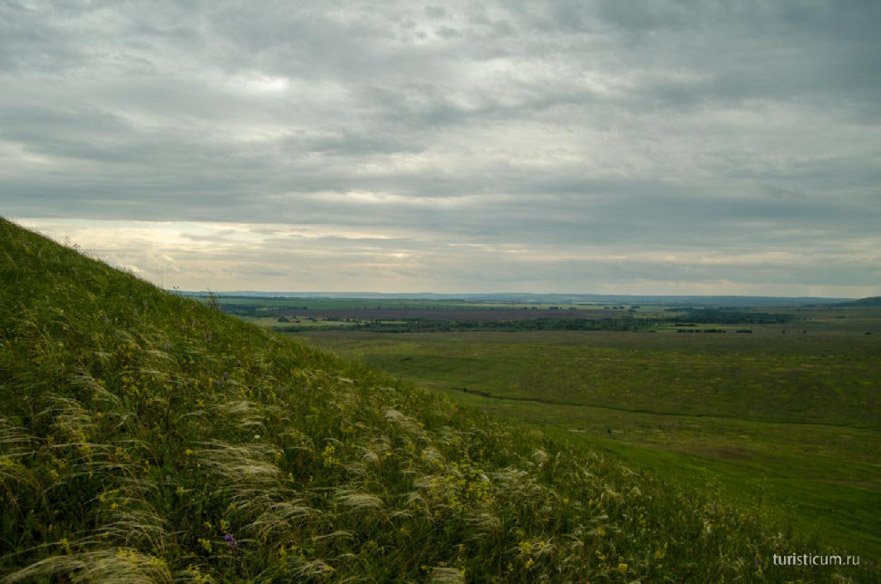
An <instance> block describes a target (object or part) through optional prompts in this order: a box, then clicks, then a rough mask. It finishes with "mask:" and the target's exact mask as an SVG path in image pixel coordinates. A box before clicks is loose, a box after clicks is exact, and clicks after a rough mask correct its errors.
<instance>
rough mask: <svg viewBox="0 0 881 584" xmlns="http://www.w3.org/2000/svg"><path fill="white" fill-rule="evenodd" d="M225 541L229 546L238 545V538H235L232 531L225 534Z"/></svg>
mask: <svg viewBox="0 0 881 584" xmlns="http://www.w3.org/2000/svg"><path fill="white" fill-rule="evenodd" d="M223 541H225V542H226V545H228V546H229V547H231V548H234V547H236V538H235V536H234V535H233V534H231V533H227V534H226V535H224V536H223Z"/></svg>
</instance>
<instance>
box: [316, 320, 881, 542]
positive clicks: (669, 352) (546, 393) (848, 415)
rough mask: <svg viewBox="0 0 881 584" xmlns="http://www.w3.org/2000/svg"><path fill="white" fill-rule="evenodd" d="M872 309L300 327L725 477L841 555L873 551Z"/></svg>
mask: <svg viewBox="0 0 881 584" xmlns="http://www.w3.org/2000/svg"><path fill="white" fill-rule="evenodd" d="M841 316H845V318H840V317H841ZM879 317H881V311H879V310H878V309H848V310H846V311H845V310H822V311H812V312H808V313H806V314H805V315H804V316H803V318H806V319H807V320H802V321H798V322H796V323H787V324H786V325H776V326H762V327H754V332H753V333H752V334H750V335H737V334H718V335H712V334H701V335H688V334H685V335H683V334H676V333H673V332H667V333H665V332H659V333H657V334H649V333H616V332H606V331H603V332H560V331H549V332H519V333H518V332H514V333H508V332H506V333H492V332H474V333H425V334H379V333H364V332H356V331H346V332H342V331H341V332H315V333H305V334H303V335H301V338H304V339H306V340H307V341H309V342H311V343H313V344H316V345H318V346H321V347H325V348H331V349H333V350H334V351H336V352H338V353H340V354H343V355H345V356H349V357H356V358H359V359H361V360H363V361H364V362H366V363H368V364H370V365H373V366H376V367H379V368H382V369H384V370H386V371H390V372H393V373H395V374H398V375H401V376H402V377H404V378H406V379H410V380H413V381H416V382H418V383H419V384H421V385H423V386H424V387H428V388H431V389H434V390H436V391H439V392H441V393H443V394H445V395H447V396H449V397H451V398H453V399H455V400H457V401H459V402H460V403H463V404H467V405H469V406H472V407H475V408H479V409H482V410H484V411H487V412H491V413H493V414H498V415H501V416H506V417H509V418H514V419H517V420H526V421H529V422H533V423H536V424H539V425H541V426H542V427H544V428H545V429H546V430H547V431H549V432H551V433H555V434H558V435H565V436H566V437H567V439H569V440H574V441H579V442H582V443H584V444H587V445H590V446H593V447H599V448H604V449H607V450H610V451H614V452H617V453H620V454H621V455H623V456H624V457H625V459H627V460H629V461H632V462H635V463H638V464H639V465H641V466H643V467H646V468H650V469H652V470H653V471H655V472H658V473H660V474H662V475H663V476H665V477H667V478H669V479H672V480H675V481H679V482H682V483H685V484H690V485H695V486H700V485H705V484H708V483H709V484H716V485H718V488H719V489H720V490H721V491H722V492H723V493H724V496H725V497H726V498H727V499H729V500H733V501H737V502H738V504H740V505H741V506H742V507H744V508H752V507H755V506H762V507H763V508H764V509H766V510H767V511H769V512H770V513H771V514H772V515H774V516H776V517H778V518H779V519H780V520H781V521H782V523H783V524H788V525H793V526H795V528H796V529H798V530H801V531H803V532H807V533H816V534H819V535H820V536H822V537H823V538H825V539H827V540H828V541H832V542H835V544H836V545H837V546H838V548H839V549H841V550H842V551H844V550H851V551H854V550H858V551H859V553H862V554H863V556H864V557H875V558H877V557H881V514H879V513H878V509H881V455H879V453H881V415H879V413H881V342H879V341H881V335H879V334H878V330H879V323H881V318H879ZM783 331H786V332H785V333H784V332H783ZM867 331H874V332H875V334H873V335H867V334H865V333H866V332H867Z"/></svg>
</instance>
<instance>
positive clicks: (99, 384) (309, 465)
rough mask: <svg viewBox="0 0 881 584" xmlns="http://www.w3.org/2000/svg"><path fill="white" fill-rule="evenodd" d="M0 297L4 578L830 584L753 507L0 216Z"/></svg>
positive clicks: (798, 545) (827, 573) (0, 547)
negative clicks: (234, 312) (215, 304)
mask: <svg viewBox="0 0 881 584" xmlns="http://www.w3.org/2000/svg"><path fill="white" fill-rule="evenodd" d="M0 282H2V287H0V499H2V504H0V519H2V522H0V577H5V579H4V580H3V581H4V582H16V581H31V580H34V581H81V582H170V581H172V580H183V581H187V580H191V581H195V582H215V581H279V582H286V581H305V582H308V581H314V582H324V581H329V582H342V581H346V582H383V581H400V582H422V581H433V582H460V581H469V582H493V581H496V582H502V581H504V582H542V581H544V582H585V581H590V582H633V581H642V582H664V581H675V582H679V581H696V582H722V581H731V580H735V579H740V580H739V581H785V580H788V579H792V578H796V577H803V578H807V579H809V580H810V581H822V580H825V579H831V578H832V575H833V570H832V569H829V568H827V569H823V571H821V572H818V571H817V570H814V571H804V572H798V571H797V569H795V568H780V567H774V566H772V565H771V557H772V554H774V553H778V554H789V553H793V552H798V551H802V550H805V551H814V550H816V549H817V547H816V546H813V545H805V544H804V543H802V542H798V541H793V540H791V539H790V538H789V537H788V536H784V535H781V534H779V533H771V532H768V531H766V530H765V529H764V527H763V526H762V525H760V517H759V515H758V513H756V514H751V515H743V514H740V513H735V512H732V511H730V510H728V509H726V508H725V507H723V506H721V505H718V504H717V501H715V500H714V499H712V497H706V496H701V495H698V494H694V493H684V492H678V491H675V490H672V489H670V488H669V487H668V486H666V485H664V484H662V483H658V482H656V481H655V480H653V479H652V478H651V477H650V476H644V475H640V474H637V473H634V472H632V471H630V470H628V469H627V468H625V467H623V466H621V465H620V464H619V463H617V462H615V461H612V460H607V459H604V458H603V457H602V456H598V455H596V454H592V453H585V452H581V451H577V450H572V449H570V448H569V447H568V446H567V445H565V444H559V443H555V442H553V441H550V440H548V439H547V438H545V437H544V436H542V435H541V434H539V433H537V432H535V431H533V430H530V429H529V428H525V427H523V428H510V427H503V426H501V425H499V424H497V423H495V422H493V421H492V420H489V419H486V418H484V417H481V416H479V415H476V414H474V413H471V412H468V411H463V410H462V409H461V408H459V407H457V406H455V405H453V404H451V403H450V402H447V401H445V400H443V399H440V398H438V397H435V396H432V395H429V394H427V393H424V392H422V391H420V390H417V389H415V388H412V387H409V386H407V385H405V384H403V383H402V382H400V381H398V380H396V379H393V378H390V377H388V376H385V375H383V374H380V373H377V372H375V371H371V370H368V369H366V368H364V367H363V366H360V365H357V364H352V363H347V362H343V361H341V360H339V359H337V358H334V357H332V356H329V355H327V354H324V353H320V352H316V351H314V350H311V349H308V348H305V347H304V346H302V345H300V344H298V343H296V342H294V341H292V340H290V339H286V338H283V337H281V336H276V335H272V334H270V333H266V332H264V331H262V330H260V329H258V328H256V327H253V326H249V325H247V324H244V323H242V322H240V321H238V320H236V319H234V318H232V317H227V316H224V315H222V314H220V313H219V312H217V311H216V310H212V309H211V308H210V307H205V306H201V305H199V304H198V303H196V302H195V301H191V300H187V299H182V298H179V297H176V296H173V295H170V294H167V293H165V292H163V291H161V290H159V289H157V288H155V287H153V286H151V285H149V284H147V283H145V282H143V281H140V280H138V279H136V278H134V277H132V276H130V275H127V274H124V273H122V272H119V271H116V270H113V269H111V268H109V267H107V266H106V265H104V264H102V263H100V262H97V261H94V260H91V259H88V258H86V257H83V256H81V255H79V254H78V253H76V252H75V251H73V250H70V249H67V248H64V247H62V246H59V245H57V244H55V243H52V242H50V241H49V240H47V239H45V238H42V237H40V236H37V235H35V234H32V233H30V232H27V231H25V230H23V229H21V228H19V227H17V226H15V225H14V224H12V223H10V222H8V221H5V220H0ZM842 572H844V573H847V574H849V575H850V576H853V575H854V574H853V572H845V571H844V570H842ZM818 576H819V578H818Z"/></svg>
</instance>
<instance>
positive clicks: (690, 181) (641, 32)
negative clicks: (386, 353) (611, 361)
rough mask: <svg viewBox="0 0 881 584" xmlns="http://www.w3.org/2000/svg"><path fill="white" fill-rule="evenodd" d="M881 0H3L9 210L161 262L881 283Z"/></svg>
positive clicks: (645, 283) (704, 290)
mask: <svg viewBox="0 0 881 584" xmlns="http://www.w3.org/2000/svg"><path fill="white" fill-rule="evenodd" d="M879 31H881V2H878V1H877V0H867V1H865V2H857V1H848V0H829V1H828V2H823V1H816V0H815V1H802V0H799V1H794V2H786V1H770V0H769V1H764V2H763V1H761V0H750V1H742V2H741V1H736V2H734V1H730V0H727V1H720V2H668V1H642V0H640V1H624V0H609V1H596V2H582V1H577V0H573V1H547V2H516V3H514V2H498V3H493V2H464V3H456V2H443V3H437V4H432V3H428V4H422V3H419V2H414V1H406V2H400V3H396V2H389V1H383V2H374V3H359V2H345V1H343V2H330V1H326V0H324V1H321V2H253V1H228V2H215V1H204V2H183V1H181V2H135V1H132V2H102V1H93V2H71V1H66V0H65V1H59V2H56V3H52V2H38V1H33V2H31V1H16V0H0V88H2V91H0V214H2V215H3V216H6V217H9V218H12V219H15V220H17V221H19V222H20V223H21V224H23V225H26V226H28V227H32V228H35V229H37V230H39V231H41V232H43V233H46V234H49V235H51V236H52V237H55V238H57V239H59V240H64V239H65V238H68V240H69V241H70V242H72V243H77V244H79V245H80V246H81V247H82V248H83V249H85V250H86V251H88V252H89V253H91V254H92V255H94V256H97V257H101V258H103V259H105V260H107V261H109V262H110V263H112V264H113V265H118V266H125V267H128V268H130V269H132V270H133V271H135V272H136V273H139V274H141V275H142V276H143V277H145V278H147V279H149V280H151V281H154V282H156V283H161V284H163V285H164V286H166V287H172V286H179V287H180V288H183V289H206V288H210V289H213V290H235V289H250V290H258V289H259V290H309V291H322V290H323V291H385V292H401V291H404V292H407V291H436V292H466V291H467V292H498V291H523V292H554V291H556V292H597V293H646V294H650V293H655V294H767V295H825V296H848V297H858V296H867V295H878V294H881V34H879Z"/></svg>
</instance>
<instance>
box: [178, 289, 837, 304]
mask: <svg viewBox="0 0 881 584" xmlns="http://www.w3.org/2000/svg"><path fill="white" fill-rule="evenodd" d="M176 293H177V294H180V295H182V296H204V295H206V294H214V295H216V296H223V297H240V298H335V299H377V300H382V299H388V300H463V301H468V302H523V303H541V304H546V303H558V304H578V303H586V304H609V303H612V304H661V305H670V306H683V305H689V306H804V305H816V304H840V303H843V302H852V301H853V299H850V298H826V297H814V296H794V297H788V296H667V295H627V294H564V293H554V294H551V293H548V294H544V293H529V292H497V293H462V294H448V293H435V292H398V293H384V292H266V291H261V290H233V291H224V292H209V291H201V292H200V291H189V290H188V291H176Z"/></svg>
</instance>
